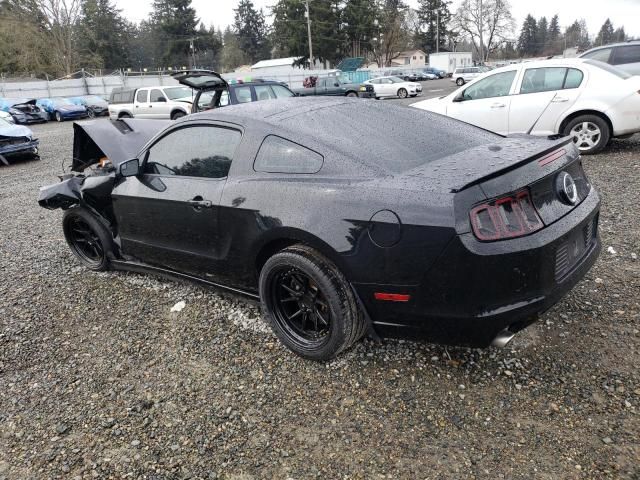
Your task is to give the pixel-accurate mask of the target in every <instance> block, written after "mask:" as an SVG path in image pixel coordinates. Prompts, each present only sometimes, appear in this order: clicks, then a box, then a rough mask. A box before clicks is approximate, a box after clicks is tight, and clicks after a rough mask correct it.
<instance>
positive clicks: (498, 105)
mask: <svg viewBox="0 0 640 480" xmlns="http://www.w3.org/2000/svg"><path fill="white" fill-rule="evenodd" d="M504 107H506V105H505V104H504V103H494V104H493V105H491V108H504Z"/></svg>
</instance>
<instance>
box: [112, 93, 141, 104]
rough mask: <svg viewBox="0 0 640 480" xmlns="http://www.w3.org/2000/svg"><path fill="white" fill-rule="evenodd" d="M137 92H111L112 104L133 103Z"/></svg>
mask: <svg viewBox="0 0 640 480" xmlns="http://www.w3.org/2000/svg"><path fill="white" fill-rule="evenodd" d="M135 93H136V91H135V90H114V91H113V92H111V100H110V103H133V97H134V95H135Z"/></svg>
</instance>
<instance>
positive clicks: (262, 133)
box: [39, 98, 600, 360]
mask: <svg viewBox="0 0 640 480" xmlns="http://www.w3.org/2000/svg"><path fill="white" fill-rule="evenodd" d="M380 127H384V130H385V131H386V134H384V135H369V134H367V132H379V131H381V128H380ZM74 128H75V142H74V158H73V171H74V172H76V173H74V174H70V175H67V176H65V177H63V181H62V182H61V183H58V184H56V185H52V186H49V187H44V188H42V189H41V192H40V198H39V202H40V205H42V206H43V207H45V208H50V209H55V208H62V209H64V210H66V211H65V214H64V220H63V230H64V234H65V237H66V239H67V242H68V244H69V246H70V247H71V250H72V252H73V253H74V254H75V255H76V256H77V257H78V259H79V260H80V261H81V262H82V263H83V264H84V265H86V266H87V267H89V268H91V269H94V270H105V269H108V268H114V269H124V270H133V271H138V272H156V273H159V274H163V275H168V276H171V277H176V278H181V279H190V280H195V281H198V282H200V283H202V284H205V285H210V286H214V287H218V288H222V289H225V290H227V291H232V292H236V293H241V294H244V295H246V296H248V297H250V298H253V299H255V300H260V301H261V303H262V306H263V310H264V312H265V316H266V318H267V319H268V321H269V323H270V324H271V326H272V328H273V330H274V331H275V333H276V334H277V335H278V337H279V338H280V339H281V341H282V342H283V343H284V344H285V345H286V346H287V347H289V348H290V349H291V350H293V351H294V352H296V353H297V354H299V355H301V356H303V357H306V358H310V359H315V360H326V359H330V358H332V357H334V356H335V355H337V354H339V353H340V352H341V351H344V350H345V349H347V348H348V347H349V346H351V345H352V344H353V343H354V342H356V341H357V340H358V339H360V338H361V337H362V336H364V335H365V334H366V333H368V334H369V335H372V336H379V337H404V338H406V337H408V338H415V339H426V340H430V341H435V342H442V343H447V344H457V345H471V346H489V345H491V344H494V345H504V344H505V343H506V342H508V341H509V339H510V338H511V337H512V336H513V335H514V334H515V333H516V332H517V331H519V330H521V329H523V328H524V327H526V326H527V325H529V324H530V323H531V322H533V321H534V320H535V319H536V318H537V317H538V315H540V314H541V313H542V312H544V311H545V310H547V309H549V308H550V307H551V306H552V305H554V304H555V303H556V302H558V300H559V299H560V298H561V297H562V296H563V295H564V294H566V293H567V292H568V291H569V290H570V289H571V288H572V287H573V286H574V285H575V284H576V283H577V282H578V281H579V280H580V279H581V278H582V277H583V276H584V275H585V273H586V272H587V271H588V270H589V268H590V267H591V266H592V265H593V263H594V262H595V260H596V258H597V256H598V253H599V251H600V241H599V237H598V234H597V226H598V213H599V209H600V200H599V197H598V194H597V192H596V191H595V189H594V188H593V187H592V186H591V184H590V183H589V181H588V179H587V177H586V175H585V172H584V170H583V168H582V163H581V159H580V156H579V154H578V151H577V150H576V148H575V146H574V145H573V143H572V142H571V139H569V138H556V137H551V138H538V137H529V136H517V137H507V138H505V137H502V136H499V135H496V134H493V133H490V132H487V131H484V130H481V129H479V128H476V127H473V126H470V125H467V124H465V123H462V122H459V121H456V120H453V119H449V118H443V117H440V116H438V115H436V114H432V113H429V112H424V111H420V110H416V109H409V108H405V107H402V106H389V105H388V104H386V103H385V104H383V103H379V102H363V101H361V100H360V101H359V100H352V99H333V98H302V99H300V98H294V99H290V100H287V99H283V100H278V101H264V102H256V103H252V104H247V105H242V106H230V107H228V108H223V109H217V110H213V111H209V112H205V113H201V114H195V115H189V116H187V117H184V118H183V119H181V120H178V121H176V122H171V123H170V122H168V121H167V122H158V121H149V120H137V121H136V120H119V121H109V122H105V121H100V122H88V123H83V124H82V125H75V126H74ZM416 132H419V133H418V134H416Z"/></svg>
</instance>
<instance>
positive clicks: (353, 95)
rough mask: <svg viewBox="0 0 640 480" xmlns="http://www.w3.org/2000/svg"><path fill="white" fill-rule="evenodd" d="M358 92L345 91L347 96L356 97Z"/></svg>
mask: <svg viewBox="0 0 640 480" xmlns="http://www.w3.org/2000/svg"><path fill="white" fill-rule="evenodd" d="M357 96H358V94H357V93H356V92H349V93H347V97H357Z"/></svg>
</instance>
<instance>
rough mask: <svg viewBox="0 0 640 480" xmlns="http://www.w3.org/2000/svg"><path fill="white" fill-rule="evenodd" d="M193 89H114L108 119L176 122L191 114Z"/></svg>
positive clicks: (177, 87) (180, 87)
mask: <svg viewBox="0 0 640 480" xmlns="http://www.w3.org/2000/svg"><path fill="white" fill-rule="evenodd" d="M194 96H195V95H194V93H193V90H192V89H191V88H189V87H185V86H181V85H180V86H174V87H144V88H115V89H114V90H113V91H112V92H111V98H110V101H109V116H110V117H111V118H112V119H114V120H115V119H118V118H154V119H165V120H168V119H171V120H175V119H177V118H180V117H184V116H185V115H188V114H189V113H191V104H192V103H193V98H194Z"/></svg>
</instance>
